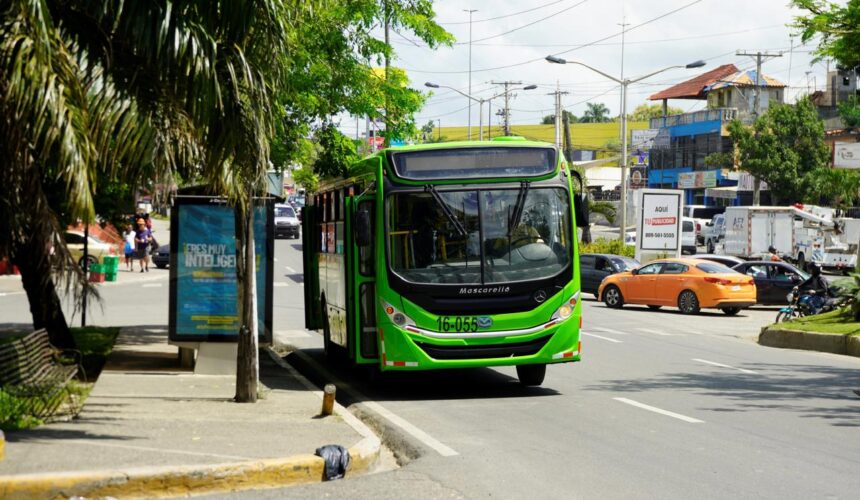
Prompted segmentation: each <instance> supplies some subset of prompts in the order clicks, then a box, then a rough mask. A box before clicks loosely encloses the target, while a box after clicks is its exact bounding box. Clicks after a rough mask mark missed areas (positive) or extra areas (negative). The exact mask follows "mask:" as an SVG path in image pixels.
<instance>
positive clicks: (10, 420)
mask: <svg viewBox="0 0 860 500" xmlns="http://www.w3.org/2000/svg"><path fill="white" fill-rule="evenodd" d="M71 330H72V337H74V339H75V343H76V344H77V350H78V351H79V352H80V353H81V359H82V361H81V365H82V368H83V373H80V374H79V377H84V376H85V377H86V378H85V379H83V378H82V379H80V380H72V381H71V382H70V385H69V392H70V393H71V397H72V399H73V401H74V403H75V404H70V403H72V401H69V402H67V404H66V405H65V407H66V408H78V409H79V408H81V407H83V402H84V401H85V400H86V398H87V396H89V394H90V391H91V390H92V388H93V385H94V383H95V381H96V379H97V378H98V376H99V374H100V373H101V371H102V368H104V365H105V363H106V362H107V358H108V356H109V355H110V353H111V351H112V350H113V346H114V343H115V342H116V337H117V335H119V328H117V327H98V326H88V327H83V328H72V329H71ZM23 335H26V334H25V333H21V334H20V335H8V336H7V335H4V336H0V343H4V342H11V341H12V340H14V339H16V338H19V337H21V336H23ZM29 406H30V405H29V403H28V401H27V399H26V398H20V397H16V396H13V395H11V394H9V393H7V392H5V391H3V390H2V389H0V429H2V430H23V429H32V428H34V427H38V426H40V425H42V424H43V423H44V422H43V421H42V420H40V419H38V418H35V417H33V416H31V415H28V414H27V413H26V410H25V408H27V407H29Z"/></svg>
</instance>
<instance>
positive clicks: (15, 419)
mask: <svg viewBox="0 0 860 500" xmlns="http://www.w3.org/2000/svg"><path fill="white" fill-rule="evenodd" d="M25 403H26V401H25V400H23V399H22V398H18V397H15V396H13V395H11V394H9V393H8V392H6V391H4V390H3V389H0V429H2V430H4V431H15V430H21V429H31V428H33V427H37V426H39V425H42V421H41V420H39V419H38V418H36V417H33V416H31V415H28V414H27V412H26V410H25V408H26V406H27V405H26V404H25Z"/></svg>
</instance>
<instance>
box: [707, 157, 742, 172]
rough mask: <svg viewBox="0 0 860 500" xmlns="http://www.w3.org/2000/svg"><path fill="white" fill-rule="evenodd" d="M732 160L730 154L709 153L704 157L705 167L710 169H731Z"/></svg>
mask: <svg viewBox="0 0 860 500" xmlns="http://www.w3.org/2000/svg"><path fill="white" fill-rule="evenodd" d="M734 158H735V157H734V154H732V153H711V154H709V155H707V156H705V166H706V167H707V168H710V169H718V168H732V167H733V166H734V161H735V159H734Z"/></svg>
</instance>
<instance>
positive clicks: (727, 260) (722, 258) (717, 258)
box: [696, 253, 746, 267]
mask: <svg viewBox="0 0 860 500" xmlns="http://www.w3.org/2000/svg"><path fill="white" fill-rule="evenodd" d="M696 258H697V259H703V260H709V261H711V262H716V263H717V264H722V265H724V266H726V267H735V266H736V265H738V264H743V263H744V262H746V261H745V260H743V259H741V258H740V257H734V256H731V255H714V254H712V253H700V254H698V255H696Z"/></svg>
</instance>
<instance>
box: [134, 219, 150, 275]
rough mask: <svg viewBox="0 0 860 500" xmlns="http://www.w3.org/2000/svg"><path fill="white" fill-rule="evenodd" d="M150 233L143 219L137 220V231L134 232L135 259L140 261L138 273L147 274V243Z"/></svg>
mask: <svg viewBox="0 0 860 500" xmlns="http://www.w3.org/2000/svg"><path fill="white" fill-rule="evenodd" d="M151 240H152V231H150V230H149V229H148V228H147V227H146V222H145V221H144V220H143V219H137V230H135V232H134V245H135V255H134V256H135V257H136V258H137V259H139V260H140V272H144V271H146V272H149V243H150V241H151Z"/></svg>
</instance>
